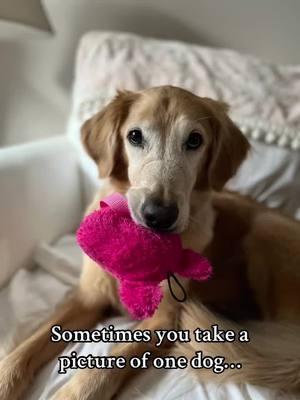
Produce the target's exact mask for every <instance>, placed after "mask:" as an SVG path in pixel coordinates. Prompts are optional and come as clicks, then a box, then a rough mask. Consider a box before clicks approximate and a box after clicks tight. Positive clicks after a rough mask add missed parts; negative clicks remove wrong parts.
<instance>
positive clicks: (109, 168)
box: [81, 91, 137, 180]
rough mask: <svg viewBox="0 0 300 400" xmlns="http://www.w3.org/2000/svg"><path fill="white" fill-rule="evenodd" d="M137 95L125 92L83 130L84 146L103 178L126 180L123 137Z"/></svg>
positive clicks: (89, 121) (87, 122) (87, 123)
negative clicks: (126, 121) (122, 129)
mask: <svg viewBox="0 0 300 400" xmlns="http://www.w3.org/2000/svg"><path fill="white" fill-rule="evenodd" d="M136 96H137V94H136V93H133V92H128V91H122V92H118V94H117V96H116V97H115V98H114V99H113V100H112V101H111V102H110V103H109V104H108V105H107V106H106V107H105V108H104V109H103V110H102V111H100V112H99V113H98V114H96V115H95V116H93V117H92V118H91V119H89V120H87V121H86V122H85V123H84V124H83V126H82V128H81V140H82V143H83V145H84V147H85V149H86V151H87V152H88V154H89V155H90V156H91V158H92V159H93V160H94V161H95V162H96V164H97V165H98V168H99V173H100V176H101V177H103V178H106V177H114V178H116V179H118V180H127V179H128V177H127V159H126V154H125V150H124V145H123V141H122V138H121V134H120V129H121V127H122V124H123V123H124V122H125V120H126V118H127V116H128V113H129V110H130V107H131V106H132V104H133V103H134V101H135V100H136Z"/></svg>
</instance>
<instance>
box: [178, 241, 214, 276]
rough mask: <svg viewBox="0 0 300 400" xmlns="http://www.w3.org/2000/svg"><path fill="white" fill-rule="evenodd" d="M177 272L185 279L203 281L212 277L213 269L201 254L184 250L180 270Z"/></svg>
mask: <svg viewBox="0 0 300 400" xmlns="http://www.w3.org/2000/svg"><path fill="white" fill-rule="evenodd" d="M176 272H177V273H178V274H179V275H181V276H183V277H184V278H191V279H195V280H201V281H203V280H205V279H208V278H209V277H210V276H211V274H212V267H211V265H210V263H209V262H208V260H207V259H206V258H204V257H202V256H201V255H200V254H198V253H196V252H195V251H193V250H189V249H184V250H183V254H182V261H181V264H180V269H179V270H178V271H176Z"/></svg>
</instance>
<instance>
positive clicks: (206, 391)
mask: <svg viewBox="0 0 300 400" xmlns="http://www.w3.org/2000/svg"><path fill="white" fill-rule="evenodd" d="M35 259H36V260H38V263H39V266H40V268H35V269H32V270H21V271H19V272H18V273H17V274H16V275H15V276H14V278H13V279H12V280H11V282H10V284H9V285H8V286H7V287H6V288H5V289H4V290H2V291H1V292H0V337H1V338H2V341H1V343H2V348H0V351H1V350H2V355H3V353H4V350H8V349H9V348H12V347H14V345H15V342H16V341H19V340H22V339H23V338H24V337H25V336H28V335H29V333H30V332H31V331H32V330H34V329H35V328H36V326H37V325H38V324H39V323H40V322H41V321H42V320H44V319H45V318H46V317H47V316H48V315H49V314H50V313H51V311H52V310H53V309H54V307H55V306H56V305H57V304H58V303H59V302H60V301H61V300H62V298H63V296H64V295H65V294H66V293H67V291H68V290H70V289H71V287H72V284H73V283H74V282H75V279H74V278H75V276H76V274H77V275H79V273H80V262H81V256H80V253H79V252H78V249H77V247H76V243H75V239H74V237H70V236H66V237H64V238H62V239H61V240H60V241H59V242H58V243H57V244H56V245H55V246H53V247H49V246H46V245H41V247H40V248H39V249H38V251H37V252H36V257H35ZM55 261H56V262H57V263H58V262H59V263H60V265H61V270H60V274H59V276H58V275H57V272H55V274H56V276H53V272H54V271H56V270H57V269H54V268H52V269H51V265H53V262H55ZM49 271H50V272H49ZM111 323H112V324H113V325H114V326H115V327H116V328H123V329H124V328H130V327H131V326H133V322H132V321H128V320H126V319H125V318H116V319H114V320H110V321H105V322H103V323H101V324H98V325H97V327H96V328H97V329H101V328H102V327H103V326H107V325H109V324H111ZM20 333H21V334H20ZM110 347H111V344H107V343H102V342H100V343H79V344H75V345H69V346H68V348H67V349H66V350H65V352H64V354H65V355H68V354H69V353H70V352H71V351H76V352H77V354H78V355H82V356H84V355H88V354H93V355H95V356H96V355H97V356H101V355H107V354H108V353H109V349H110ZM0 354H1V353H0ZM0 357H1V355H0ZM57 371H58V361H57V359H56V360H54V361H53V362H52V363H50V364H48V365H47V366H46V367H45V368H44V369H43V371H42V372H41V373H40V374H39V376H38V378H37V379H36V380H35V383H34V384H33V385H32V387H31V389H30V392H29V393H28V395H27V397H26V399H24V400H47V399H50V397H51V395H53V394H54V393H55V391H56V390H57V389H58V388H60V387H61V386H62V385H63V384H64V383H65V382H67V380H68V379H69V378H70V376H71V375H72V374H74V372H75V371H74V370H68V372H67V374H65V375H60V374H58V372H57ZM120 399H122V400H125V399H139V400H148V399H151V400H160V399H164V400H175V399H184V400H193V399H199V400H279V399H281V400H283V399H284V400H296V397H293V396H291V395H284V394H280V393H274V392H271V391H269V390H266V389H263V388H258V387H254V386H251V385H240V386H238V385H234V384H226V385H221V386H217V385H215V384H208V383H199V382H197V381H196V380H195V379H194V378H193V375H192V374H191V373H190V372H188V371H186V370H169V371H166V370H155V369H149V370H147V371H144V372H143V373H142V374H140V375H139V376H138V377H137V378H136V379H135V380H134V381H133V382H132V384H131V385H130V386H129V387H128V389H127V390H126V391H125V392H124V393H123V394H122V396H121V397H120Z"/></svg>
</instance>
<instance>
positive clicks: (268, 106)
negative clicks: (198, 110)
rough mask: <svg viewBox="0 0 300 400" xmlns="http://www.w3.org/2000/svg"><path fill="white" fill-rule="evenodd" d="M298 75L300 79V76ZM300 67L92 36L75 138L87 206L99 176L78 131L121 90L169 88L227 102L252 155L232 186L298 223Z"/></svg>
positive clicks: (85, 42) (86, 46)
mask: <svg viewBox="0 0 300 400" xmlns="http://www.w3.org/2000/svg"><path fill="white" fill-rule="evenodd" d="M297 71H298V73H297ZM299 71H300V67H294V68H290V67H282V66H273V65H269V64H266V63H264V62H262V61H260V60H259V59H257V58H255V57H251V56H246V55H242V54H239V53H237V52H234V51H230V50H217V49H210V48H205V47H200V46H195V45H188V44H184V43H180V42H173V41H160V40H154V39H146V38H142V37H139V36H136V35H132V34H124V33H107V32H106V33H99V32H94V33H89V34H86V35H85V36H84V37H83V38H82V40H81V42H80V45H79V49H78V53H77V62H76V74H75V82H74V91H73V94H74V95H73V108H72V114H71V118H70V121H69V129H68V132H69V135H70V136H71V137H72V138H73V140H74V141H75V143H76V144H77V146H78V147H79V148H80V151H81V157H82V166H83V174H84V180H85V183H86V200H87V201H89V200H90V198H91V196H92V194H93V193H94V191H95V190H96V188H97V186H99V180H98V171H97V168H96V166H95V165H94V163H93V162H92V161H91V160H90V159H89V158H88V156H87V155H86V154H85V153H84V150H83V149H82V146H81V144H80V134H79V132H80V126H81V125H82V123H83V122H84V121H85V120H86V119H87V118H89V117H91V116H92V115H93V114H95V113H96V112H97V111H99V110H100V109H101V108H102V107H103V106H104V105H105V104H106V103H107V102H108V101H109V100H110V99H111V98H112V97H113V96H114V94H115V93H116V89H120V88H124V89H129V90H139V89H142V88H144V87H149V86H156V85H161V84H171V85H176V86H181V87H184V88H186V89H188V90H191V91H193V92H194V93H196V94H198V95H201V96H209V97H212V98H215V99H220V100H222V101H226V102H227V103H228V104H230V106H231V110H232V112H231V117H232V118H233V119H234V120H235V121H236V122H237V124H238V125H239V126H240V128H241V129H242V131H243V132H244V134H245V135H246V136H247V137H248V138H249V140H250V141H251V144H252V146H253V150H252V152H251V154H250V156H249V157H248V159H247V160H246V162H245V163H244V165H243V166H242V168H241V170H240V171H239V173H238V175H237V176H236V177H235V178H234V179H233V180H232V181H231V182H229V185H228V187H229V188H231V189H235V190H238V191H240V192H242V193H245V194H249V195H251V196H253V197H254V198H256V199H257V200H259V201H261V202H264V203H266V204H267V205H268V206H270V207H280V208H281V209H282V210H283V211H285V212H287V213H289V214H290V215H294V216H296V217H297V218H300V179H298V177H299V176H300V153H299V148H300V132H299V131H300V74H299Z"/></svg>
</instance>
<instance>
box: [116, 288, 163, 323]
mask: <svg viewBox="0 0 300 400" xmlns="http://www.w3.org/2000/svg"><path fill="white" fill-rule="evenodd" d="M119 291H120V298H121V301H122V303H123V304H124V306H125V307H126V308H127V310H128V311H129V313H130V314H131V316H132V317H133V318H134V319H146V318H150V317H152V315H153V314H154V312H155V310H156V309H157V307H158V306H159V303H160V302H161V299H162V296H163V294H162V291H161V288H160V287H159V285H154V284H149V285H148V284H146V283H143V284H141V283H137V282H130V281H122V282H121V284H120V289H119Z"/></svg>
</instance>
